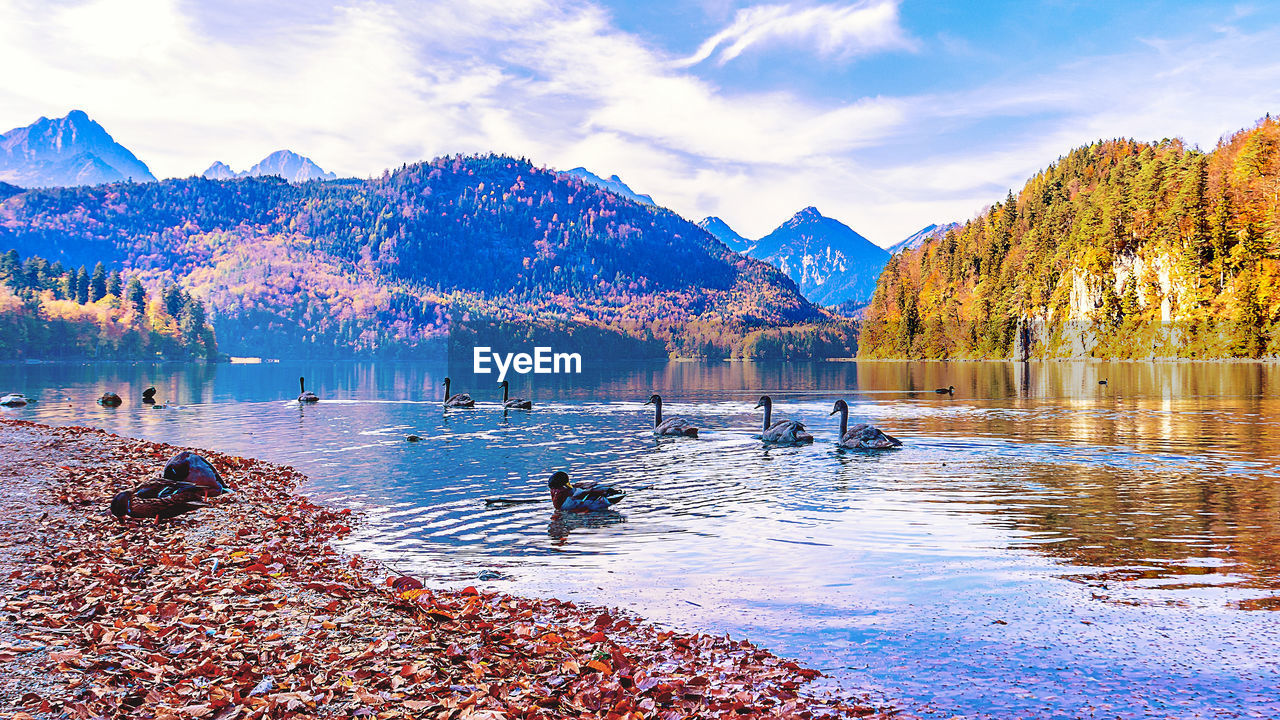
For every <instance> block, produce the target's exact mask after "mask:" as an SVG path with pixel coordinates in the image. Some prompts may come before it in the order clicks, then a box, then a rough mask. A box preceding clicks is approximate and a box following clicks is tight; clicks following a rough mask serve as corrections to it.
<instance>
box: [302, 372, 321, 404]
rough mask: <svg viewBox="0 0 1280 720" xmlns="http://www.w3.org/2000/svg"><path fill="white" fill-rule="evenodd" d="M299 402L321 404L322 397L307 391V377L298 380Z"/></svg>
mask: <svg viewBox="0 0 1280 720" xmlns="http://www.w3.org/2000/svg"><path fill="white" fill-rule="evenodd" d="M298 402H300V403H317V402H320V396H319V395H317V394H315V393H313V392H309V391H308V390H307V379H306V378H305V377H300V378H298Z"/></svg>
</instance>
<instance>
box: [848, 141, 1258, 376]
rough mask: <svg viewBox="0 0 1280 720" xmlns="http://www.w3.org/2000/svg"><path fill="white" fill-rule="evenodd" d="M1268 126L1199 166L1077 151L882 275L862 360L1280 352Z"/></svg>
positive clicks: (1195, 153)
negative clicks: (875, 358)
mask: <svg viewBox="0 0 1280 720" xmlns="http://www.w3.org/2000/svg"><path fill="white" fill-rule="evenodd" d="M1278 195H1280V123H1277V121H1276V120H1274V119H1272V118H1271V117H1270V116H1268V117H1267V118H1265V119H1263V120H1262V121H1260V122H1259V123H1258V124H1257V126H1256V127H1254V128H1252V129H1248V130H1244V131H1241V132H1238V133H1236V134H1234V135H1232V136H1230V137H1228V138H1224V139H1223V140H1222V141H1220V142H1219V144H1218V145H1217V147H1215V148H1214V149H1213V150H1212V151H1210V152H1202V151H1200V150H1198V149H1194V148H1188V147H1186V146H1185V145H1184V144H1183V143H1182V142H1181V141H1178V140H1164V141H1161V142H1158V143H1145V142H1136V141H1133V140H1112V141H1107V142H1099V143H1095V144H1093V145H1089V146H1087V147H1082V148H1079V149H1076V150H1074V151H1072V152H1071V153H1069V154H1068V155H1067V156H1066V157H1064V158H1062V159H1061V160H1059V161H1058V162H1057V163H1055V164H1054V165H1053V166H1051V167H1049V168H1048V169H1046V170H1044V171H1043V172H1041V173H1040V174H1038V175H1036V176H1035V177H1033V178H1031V180H1029V181H1028V182H1027V184H1026V186H1025V187H1024V188H1023V189H1022V191H1021V192H1020V193H1018V195H1017V196H1016V197H1015V196H1013V194H1012V193H1011V194H1010V195H1009V196H1008V197H1007V198H1006V199H1005V200H1004V201H1003V202H1000V203H997V204H995V205H994V206H992V207H991V208H989V209H988V210H986V211H985V212H983V213H982V214H981V215H980V216H979V217H977V218H976V219H974V220H972V221H970V222H969V223H967V224H966V225H964V226H963V227H962V228H960V229H959V230H953V231H951V232H948V233H947V234H946V235H945V236H944V237H942V238H939V239H934V240H932V241H930V242H928V243H926V244H925V245H923V246H921V247H919V248H917V249H915V250H909V251H906V252H903V253H901V254H899V255H897V256H895V257H894V258H893V259H892V260H890V261H889V264H888V265H887V266H886V267H885V269H884V272H883V274H882V275H881V277H880V280H879V283H878V285H877V288H876V291H875V296H874V298H873V299H872V302H871V305H870V306H869V307H868V308H867V310H866V312H865V313H864V315H863V326H862V335H861V338H860V345H861V348H860V354H861V355H862V356H864V357H926V358H947V357H956V358H992V357H1015V358H1025V357H1085V356H1098V357H1118V358H1148V357H1180V358H1226V357H1259V356H1267V355H1275V354H1277V353H1278V352H1280V328H1278V327H1277V326H1278V325H1280V260H1278V258H1277V248H1278V246H1280V204H1278V202H1277V196H1278Z"/></svg>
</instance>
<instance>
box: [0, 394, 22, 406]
mask: <svg viewBox="0 0 1280 720" xmlns="http://www.w3.org/2000/svg"><path fill="white" fill-rule="evenodd" d="M26 404H27V398H26V396H25V395H23V394H22V393H9V394H8V395H5V396H3V397H0V407H22V406H23V405H26Z"/></svg>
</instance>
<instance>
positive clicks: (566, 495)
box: [547, 470, 627, 513]
mask: <svg viewBox="0 0 1280 720" xmlns="http://www.w3.org/2000/svg"><path fill="white" fill-rule="evenodd" d="M547 487H548V488H549V489H550V490H551V502H552V504H553V505H555V506H556V511H557V512H568V513H586V512H600V511H602V510H608V509H609V508H610V507H611V506H613V505H616V504H617V503H618V501H620V500H622V498H624V497H626V496H627V494H626V493H625V492H623V491H621V490H619V489H617V488H615V487H611V486H609V485H599V484H596V483H593V482H584V483H579V484H578V486H577V487H574V486H573V485H572V484H571V483H570V482H569V474H568V473H566V472H565V471H563V470H557V471H556V472H554V473H552V475H551V477H550V478H549V479H548V480H547Z"/></svg>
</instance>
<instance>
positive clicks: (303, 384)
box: [298, 378, 307, 393]
mask: <svg viewBox="0 0 1280 720" xmlns="http://www.w3.org/2000/svg"><path fill="white" fill-rule="evenodd" d="M306 391H307V379H306V378H298V392H299V393H305V392H306Z"/></svg>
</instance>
